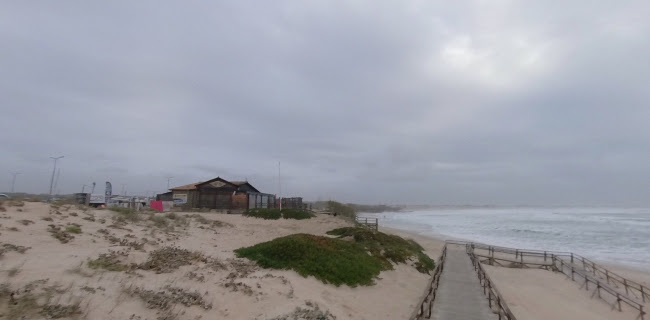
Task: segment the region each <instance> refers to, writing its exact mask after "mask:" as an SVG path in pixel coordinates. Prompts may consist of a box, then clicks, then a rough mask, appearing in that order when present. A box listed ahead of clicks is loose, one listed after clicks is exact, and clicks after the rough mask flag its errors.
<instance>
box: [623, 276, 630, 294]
mask: <svg viewBox="0 0 650 320" xmlns="http://www.w3.org/2000/svg"><path fill="white" fill-rule="evenodd" d="M623 286H625V294H630V293H629V292H627V279H625V278H623Z"/></svg>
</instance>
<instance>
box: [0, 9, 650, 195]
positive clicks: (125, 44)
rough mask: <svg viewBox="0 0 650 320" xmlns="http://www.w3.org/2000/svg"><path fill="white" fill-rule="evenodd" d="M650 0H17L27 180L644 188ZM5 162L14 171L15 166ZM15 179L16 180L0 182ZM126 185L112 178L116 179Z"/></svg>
mask: <svg viewBox="0 0 650 320" xmlns="http://www.w3.org/2000/svg"><path fill="white" fill-rule="evenodd" d="M649 15H650V5H648V3H647V2H646V1H627V2H626V3H625V4H621V3H614V2H611V1H596V2H594V1H589V2H581V1H578V2H573V3H571V4H567V3H563V4H562V5H561V6H560V5H559V3H558V4H555V3H552V2H548V1H535V2H526V3H525V4H524V3H516V2H509V1H496V2H494V1H492V2H485V1H465V2H450V1H446V2H433V3H431V2H423V1H416V0H414V1H384V2H376V1H372V2H371V1H355V2H331V3H328V2H309V3H305V2H301V1H275V2H272V3H271V2H257V3H254V2H249V3H241V2H213V3H204V2H194V3H192V2H186V3H183V4H182V5H181V4H174V3H171V2H160V1H140V2H137V3H134V2H130V1H113V2H111V3H105V4H101V5H97V4H93V3H86V2H74V1H73V2H68V3H61V2H57V3H52V2H46V1H42V2H40V3H35V2H13V3H11V2H9V3H3V4H2V5H0V41H2V43H3V44H4V45H3V46H2V47H1V48H0V70H2V71H3V77H0V96H2V103H1V104H0V112H1V113H2V117H0V128H1V134H0V151H1V154H2V157H0V165H1V166H2V167H3V168H6V171H7V172H9V171H15V170H22V171H23V172H24V174H23V175H21V176H19V180H18V183H17V187H18V190H24V191H29V192H45V191H47V188H48V186H49V185H48V183H49V174H50V173H51V165H52V163H51V161H50V159H49V158H48V157H49V156H54V155H59V154H63V155H65V156H66V157H65V158H64V159H63V160H62V161H61V162H60V165H61V168H62V173H61V174H62V177H64V178H62V179H61V184H60V186H59V189H61V191H62V192H75V191H77V190H80V189H81V186H82V184H89V183H90V182H92V181H96V182H98V183H100V184H101V183H103V181H105V180H110V181H112V182H113V183H114V185H115V186H116V188H117V186H120V185H121V184H125V185H127V186H128V190H130V192H136V193H137V192H146V191H163V190H164V189H165V188H166V184H167V180H166V178H165V177H166V176H173V177H174V179H173V180H172V184H185V183H190V182H194V181H198V180H205V179H209V178H212V177H214V176H217V175H219V176H222V177H225V178H230V179H233V180H235V179H237V180H239V179H246V178H247V179H248V180H250V181H251V182H253V183H254V184H255V185H256V186H258V188H259V189H261V190H262V191H266V192H271V193H276V192H277V163H278V162H279V161H281V162H282V169H283V190H284V191H285V194H292V195H301V196H304V197H306V198H308V199H327V198H337V199H341V200H344V201H357V202H382V203H404V202H417V203H443V204H448V203H449V204H454V203H470V204H483V203H494V204H524V203H525V204H622V205H649V204H650V203H648V200H647V193H648V191H650V183H649V182H647V181H649V180H648V179H645V178H644V177H643V173H645V172H648V171H649V169H650V161H649V160H650V151H648V150H650V129H648V127H647V119H650V108H648V106H647V102H648V101H650V99H649V98H650V93H649V92H650V91H648V90H647V86H648V83H650V79H649V76H648V75H649V74H650V63H649V62H648V59H647V57H648V56H650V40H649V39H650V23H649V22H648V21H647V17H648V16H649ZM10 178H11V176H10V175H9V173H7V181H8V182H9V180H10ZM0 189H2V188H0ZM117 190H119V189H117Z"/></svg>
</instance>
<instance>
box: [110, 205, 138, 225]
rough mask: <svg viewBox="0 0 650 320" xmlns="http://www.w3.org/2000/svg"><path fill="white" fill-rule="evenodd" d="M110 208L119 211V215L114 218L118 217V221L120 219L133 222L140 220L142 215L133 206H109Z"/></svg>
mask: <svg viewBox="0 0 650 320" xmlns="http://www.w3.org/2000/svg"><path fill="white" fill-rule="evenodd" d="M108 210H111V211H115V212H117V213H118V215H117V217H114V219H116V220H117V221H120V220H128V221H131V222H138V221H140V216H139V215H138V212H137V211H135V210H133V209H131V208H124V207H108Z"/></svg>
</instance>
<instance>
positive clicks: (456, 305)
mask: <svg viewBox="0 0 650 320" xmlns="http://www.w3.org/2000/svg"><path fill="white" fill-rule="evenodd" d="M444 263H445V266H444V269H443V271H442V274H441V275H440V284H439V287H438V293H437V297H436V299H435V301H434V302H433V312H432V317H431V319H435V320H492V319H498V316H497V315H496V314H495V313H494V312H493V311H492V309H491V308H490V307H489V305H488V300H487V299H486V297H485V295H484V294H483V288H482V286H481V284H480V282H479V279H478V277H477V275H476V270H475V269H474V266H473V265H472V261H471V260H470V257H469V255H468V254H467V252H466V251H465V246H462V245H454V244H449V245H448V246H447V257H446V259H445V262H444Z"/></svg>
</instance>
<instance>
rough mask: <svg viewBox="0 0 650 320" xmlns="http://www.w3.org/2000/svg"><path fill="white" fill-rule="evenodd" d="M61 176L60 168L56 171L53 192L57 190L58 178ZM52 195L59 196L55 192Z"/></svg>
mask: <svg viewBox="0 0 650 320" xmlns="http://www.w3.org/2000/svg"><path fill="white" fill-rule="evenodd" d="M60 176H61V168H59V170H57V171H56V180H54V190H57V188H58V187H59V177H60ZM54 193H56V194H59V192H58V191H55V192H54Z"/></svg>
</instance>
